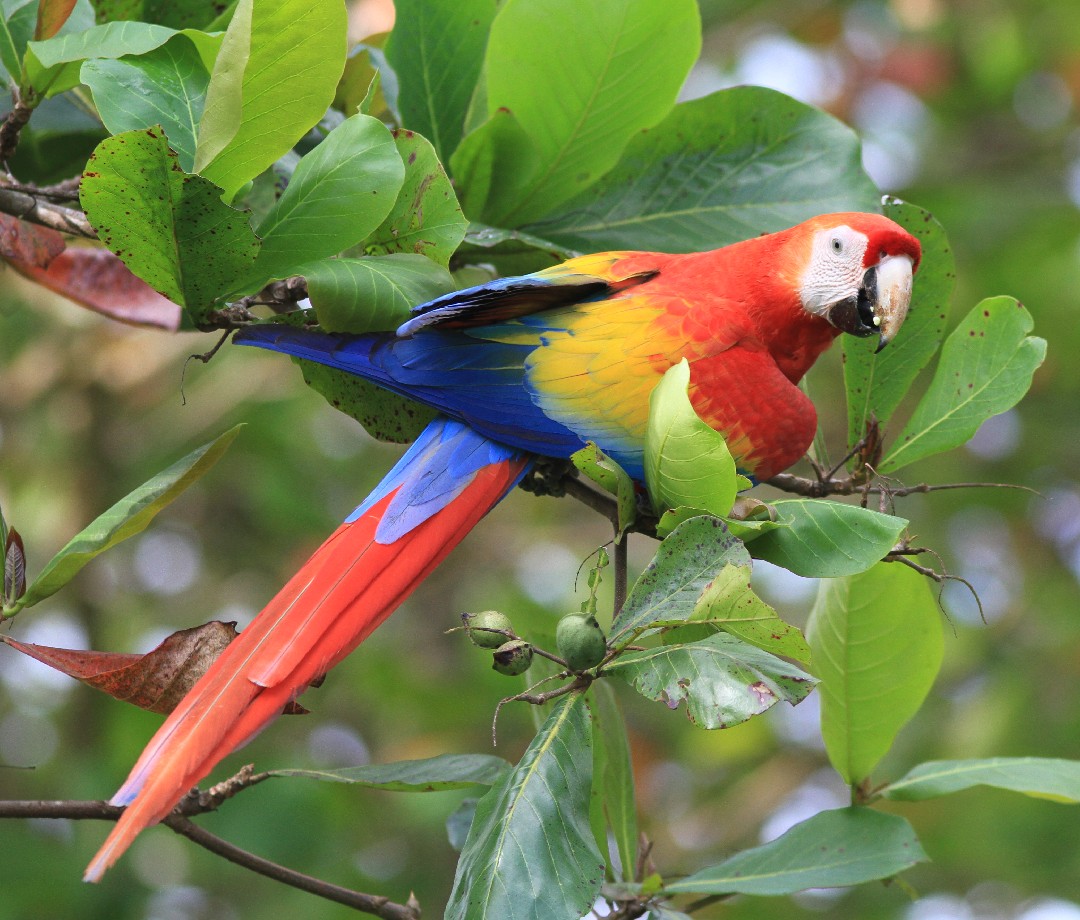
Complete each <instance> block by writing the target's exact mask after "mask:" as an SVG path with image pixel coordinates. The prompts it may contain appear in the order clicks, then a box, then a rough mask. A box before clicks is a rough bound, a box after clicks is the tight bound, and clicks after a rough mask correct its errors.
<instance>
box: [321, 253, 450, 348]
mask: <svg viewBox="0 0 1080 920" xmlns="http://www.w3.org/2000/svg"><path fill="white" fill-rule="evenodd" d="M303 274H304V277H306V278H307V282H308V294H309V296H310V297H311V304H312V306H313V307H314V308H315V313H316V315H317V316H318V317H319V325H320V326H322V327H323V329H325V330H326V331H327V332H372V331H390V330H393V329H396V328H397V327H398V326H400V325H401V324H402V323H403V322H405V320H407V319H408V318H409V316H410V313H409V311H410V309H411V308H412V307H414V306H416V305H417V304H421V303H425V302H427V301H429V300H433V299H434V298H436V297H438V296H439V295H440V294H445V293H447V292H448V291H451V290H453V288H454V281H453V279H452V278H451V277H450V273H449V272H448V271H447V270H446V269H445V268H443V267H442V266H441V265H436V264H435V263H434V262H432V261H431V260H430V259H428V258H425V257H424V256H418V255H407V254H405V253H398V254H396V255H389V256H372V257H370V258H364V259H326V260H324V261H322V262H316V263H315V264H313V265H308V266H305V267H304V269H303Z"/></svg>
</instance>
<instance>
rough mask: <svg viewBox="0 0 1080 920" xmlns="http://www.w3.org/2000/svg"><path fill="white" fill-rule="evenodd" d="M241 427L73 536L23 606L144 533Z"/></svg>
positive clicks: (35, 583)
mask: <svg viewBox="0 0 1080 920" xmlns="http://www.w3.org/2000/svg"><path fill="white" fill-rule="evenodd" d="M240 427H241V426H239V425H238V426H236V427H235V428H230V429H229V430H228V431H226V432H225V433H224V434H223V435H221V436H220V437H218V438H216V439H215V440H213V441H211V442H210V443H209V444H204V445H203V446H202V447H200V448H198V450H194V451H192V452H191V453H190V454H188V455H187V456H186V457H184V458H183V459H181V460H178V461H177V462H176V463H174V464H173V465H172V466H170V467H169V468H168V469H166V470H163V471H162V472H160V473H158V474H157V475H156V476H155V477H154V478H153V479H151V480H150V481H149V482H145V483H143V484H142V485H141V486H139V488H137V489H136V490H135V491H134V492H132V493H130V494H129V495H126V496H124V498H122V499H120V501H118V502H117V503H116V504H115V505H113V506H112V507H111V508H110V509H109V510H108V511H106V512H105V513H104V514H102V515H100V516H98V517H97V518H96V519H95V520H94V521H93V522H91V523H90V524H89V525H88V526H87V527H85V528H84V529H83V530H81V531H80V532H79V533H78V534H76V535H75V536H74V537H72V538H71V540H69V541H68V543H67V545H66V546H65V547H64V548H63V549H61V550H60V552H58V553H57V554H56V555H55V556H53V558H52V559H50V560H49V562H48V564H47V565H46V566H45V568H44V569H42V571H41V574H39V575H38V577H37V578H35V579H34V581H33V583H32V584H31V585H30V587H29V588H27V590H26V594H24V595H23V597H22V598H21V604H22V606H24V607H29V606H31V605H33V604H36V603H38V602H39V601H41V600H44V599H45V598H46V597H49V595H51V594H54V593H55V592H56V591H59V590H60V589H61V588H62V587H63V586H64V585H66V584H67V583H68V582H69V581H71V579H72V578H74V577H75V575H76V574H78V572H79V571H80V570H81V569H82V568H83V566H85V565H86V564H87V563H88V562H89V561H90V560H91V559H93V558H94V557H95V556H98V555H100V554H101V553H103V552H105V550H107V549H109V548H110V547H112V546H115V545H116V544H117V543H120V542H121V541H122V540H126V539H127V538H128V537H133V536H135V534H137V533H141V532H142V531H143V530H145V529H146V526H147V525H148V524H149V523H150V522H151V521H152V520H153V519H154V517H155V516H156V515H157V513H158V512H159V511H161V509H162V508H164V507H165V506H166V505H168V504H169V503H170V502H172V501H173V500H174V499H175V498H176V497H177V496H178V495H179V494H180V493H181V492H183V491H184V490H185V489H186V488H187V487H188V486H190V485H191V484H192V483H193V482H195V480H196V479H198V478H199V477H200V476H202V475H203V474H204V473H205V472H206V471H207V470H209V469H210V467H212V466H213V465H214V464H215V463H217V461H218V460H219V459H220V457H221V455H222V454H224V453H225V451H226V450H227V449H228V447H229V445H230V444H231V443H232V441H233V438H235V437H236V435H237V434H238V433H239V431H240Z"/></svg>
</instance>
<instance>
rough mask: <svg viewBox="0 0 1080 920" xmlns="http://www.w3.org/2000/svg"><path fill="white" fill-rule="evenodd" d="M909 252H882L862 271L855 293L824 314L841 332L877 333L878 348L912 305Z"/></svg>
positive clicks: (894, 333)
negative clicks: (860, 281)
mask: <svg viewBox="0 0 1080 920" xmlns="http://www.w3.org/2000/svg"><path fill="white" fill-rule="evenodd" d="M911 276H912V262H911V257H910V256H885V258H883V259H882V260H881V261H880V262H879V263H878V264H877V265H871V266H870V268H868V269H867V270H866V272H865V274H864V275H863V279H862V284H861V285H860V286H859V290H858V293H857V294H855V295H852V296H851V297H848V298H847V299H846V300H841V301H840V302H838V303H835V304H833V305H832V306H831V307H829V309H828V311H827V312H826V314H825V316H826V319H828V321H829V322H830V323H832V324H833V325H834V326H835V327H836V328H837V329H839V330H840V331H841V332H847V333H849V334H851V335H857V336H859V337H861V338H865V337H867V336H871V335H876V336H877V337H878V347H877V350H878V351H881V349H883V348H884V347H885V346H886V345H888V344H889V342H891V341H892V339H893V337H894V336H895V335H896V333H897V331H898V330H899V329H900V327H901V325H903V322H904V317H906V316H907V313H908V307H909V306H910V305H911Z"/></svg>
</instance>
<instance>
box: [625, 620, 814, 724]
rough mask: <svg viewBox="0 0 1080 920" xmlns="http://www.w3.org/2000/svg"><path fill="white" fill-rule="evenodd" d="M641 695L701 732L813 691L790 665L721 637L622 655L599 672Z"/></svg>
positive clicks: (810, 681)
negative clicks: (679, 710)
mask: <svg viewBox="0 0 1080 920" xmlns="http://www.w3.org/2000/svg"><path fill="white" fill-rule="evenodd" d="M604 673H605V674H612V675H614V676H616V677H619V678H621V679H622V680H625V681H626V682H627V683H628V684H630V685H631V686H633V687H634V689H635V690H637V691H638V693H640V694H641V695H642V696H645V697H648V698H649V699H650V700H657V701H658V702H663V703H666V704H667V705H668V706H669V707H671V708H672V709H674V708H675V707H676V706H678V705H679V703H681V702H682V701H683V700H685V701H686V714H687V716H688V717H689V718H690V721H691V722H694V723H695V724H697V725H700V726H701V727H702V728H730V727H731V726H732V725H738V724H740V723H741V722H745V721H746V720H747V719H750V718H752V717H753V716H756V715H759V714H760V713H763V712H764V711H765V710H766V709H770V708H772V707H773V706H774V705H775V704H776V703H778V702H780V701H781V700H786V701H787V702H789V703H791V704H792V705H794V704H795V703H798V702H799V701H800V700H803V699H805V698H806V696H807V694H809V693H810V691H811V690H812V689H813V688H814V683H815V681H814V678H812V677H811V676H810V675H809V674H807V673H805V672H804V671H802V670H801V669H799V668H797V667H795V665H793V664H791V663H790V662H787V661H784V660H783V659H781V658H777V657H776V656H775V655H770V654H769V653H768V652H764V651H762V650H761V649H759V648H756V647H755V646H753V645H749V644H748V643H746V642H743V641H742V640H741V639H737V638H735V636H729V635H727V634H726V633H716V634H715V635H712V636H708V637H707V638H705V639H701V640H699V641H697V642H691V643H688V644H686V645H664V646H661V647H659V648H653V649H647V650H645V651H643V652H625V653H623V654H622V655H620V656H619V657H618V658H616V659H615V660H614V661H613V662H612V663H611V664H609V665H607V666H606V667H605V668H604Z"/></svg>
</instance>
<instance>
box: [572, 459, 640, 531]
mask: <svg viewBox="0 0 1080 920" xmlns="http://www.w3.org/2000/svg"><path fill="white" fill-rule="evenodd" d="M570 462H571V463H573V464H574V466H575V467H576V468H577V469H578V470H580V471H581V472H582V473H583V474H584V475H585V476H587V477H588V478H589V479H591V480H592V481H593V482H595V483H596V484H597V485H598V486H600V488H602V489H603V490H604V491H605V492H610V493H611V494H612V495H614V496H615V501H616V505H617V507H618V512H619V533H618V535H617V536H616V538H615V542H616V543H618V542H620V541H621V540H622V538H623V534H624V533H626V528H627V527H629V526H630V525H631V524H633V523H634V521H635V520H636V519H637V489H636V488H635V486H634V480H632V479H631V478H630V474H629V473H627V472H626V470H624V469H623V468H622V467H621V466H619V464H618V463H616V462H615V461H614V460H612V459H611V458H610V457H609V456H608V455H607V454H605V453H604V452H603V451H602V450H600V448H599V447H597V446H596V445H595V444H594V443H593V442H592V441H589V442H588V443H587V444H586V445H585V446H584V447H583V448H581V450H576V451H574V453H572V454H571V455H570Z"/></svg>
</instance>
